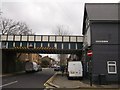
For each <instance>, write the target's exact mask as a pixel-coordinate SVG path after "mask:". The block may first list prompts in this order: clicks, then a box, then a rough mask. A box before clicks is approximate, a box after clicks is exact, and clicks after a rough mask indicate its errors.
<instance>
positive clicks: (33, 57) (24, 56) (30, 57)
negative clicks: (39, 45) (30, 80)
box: [17, 53, 42, 64]
mask: <svg viewBox="0 0 120 90" xmlns="http://www.w3.org/2000/svg"><path fill="white" fill-rule="evenodd" d="M17 57H18V59H19V60H20V61H23V62H26V61H31V62H33V61H34V62H36V63H39V64H40V63H41V60H40V59H41V58H42V56H41V55H39V54H28V53H19V54H17Z"/></svg>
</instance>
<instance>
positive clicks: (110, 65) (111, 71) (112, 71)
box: [107, 61, 117, 74]
mask: <svg viewBox="0 0 120 90" xmlns="http://www.w3.org/2000/svg"><path fill="white" fill-rule="evenodd" d="M107 66H108V74H116V73H117V69H116V61H107Z"/></svg>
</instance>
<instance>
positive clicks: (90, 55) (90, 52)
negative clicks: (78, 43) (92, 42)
mask: <svg viewBox="0 0 120 90" xmlns="http://www.w3.org/2000/svg"><path fill="white" fill-rule="evenodd" d="M92 55H93V52H92V50H88V52H87V56H88V57H89V59H90V61H89V75H90V86H92V60H91V57H92Z"/></svg>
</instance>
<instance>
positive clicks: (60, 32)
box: [55, 25, 70, 65]
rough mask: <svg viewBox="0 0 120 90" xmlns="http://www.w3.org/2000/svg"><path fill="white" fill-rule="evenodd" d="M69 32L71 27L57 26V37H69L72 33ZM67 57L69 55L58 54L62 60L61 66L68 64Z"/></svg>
mask: <svg viewBox="0 0 120 90" xmlns="http://www.w3.org/2000/svg"><path fill="white" fill-rule="evenodd" d="M68 30H69V26H65V25H57V26H56V31H55V34H56V35H69V34H70V33H69V32H68ZM67 56H68V55H67V54H58V55H57V57H58V58H59V60H60V64H61V65H62V64H65V63H66V58H67Z"/></svg>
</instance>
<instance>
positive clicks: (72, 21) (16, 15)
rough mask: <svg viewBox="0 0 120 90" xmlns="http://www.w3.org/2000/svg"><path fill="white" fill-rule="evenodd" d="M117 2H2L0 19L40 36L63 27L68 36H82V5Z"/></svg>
mask: <svg viewBox="0 0 120 90" xmlns="http://www.w3.org/2000/svg"><path fill="white" fill-rule="evenodd" d="M118 2H119V0H2V3H1V4H0V8H1V11H2V12H3V13H2V15H1V16H2V17H6V18H9V19H13V20H15V21H21V22H25V23H26V24H27V25H28V26H29V28H31V29H32V31H33V32H35V33H36V34H40V35H42V34H43V35H50V34H55V30H56V26H57V25H63V26H64V27H65V28H66V29H67V30H68V32H69V33H70V34H73V35H82V21H83V11H84V3H118Z"/></svg>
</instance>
